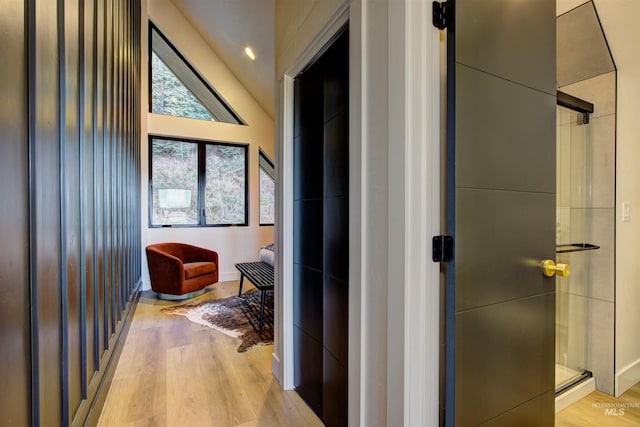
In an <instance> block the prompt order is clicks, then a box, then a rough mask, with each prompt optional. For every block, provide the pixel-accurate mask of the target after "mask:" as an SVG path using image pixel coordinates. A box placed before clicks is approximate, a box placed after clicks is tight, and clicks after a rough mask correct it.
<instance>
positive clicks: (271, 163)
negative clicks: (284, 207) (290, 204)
mask: <svg viewBox="0 0 640 427" xmlns="http://www.w3.org/2000/svg"><path fill="white" fill-rule="evenodd" d="M262 159H264V160H265V161H266V162H267V163H268V164H269V165H270V166H271V167H272V168H273V185H274V194H273V208H274V216H273V222H271V223H267V222H264V223H263V222H262V217H261V212H260V198H261V197H262V185H261V182H262V181H261V179H260V170H261V169H263V167H262V162H261V160H262ZM275 171H276V167H275V164H274V163H273V161H272V160H271V159H270V158H269V156H268V155H267V153H265V152H264V151H262V148H260V149H259V150H258V224H259V225H260V227H263V226H264V227H271V226H275V219H276V218H275V205H276V200H275V196H276V195H275V190H276V188H275V186H276V177H275ZM267 175H269V174H267Z"/></svg>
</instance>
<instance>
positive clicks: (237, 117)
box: [147, 20, 247, 126]
mask: <svg viewBox="0 0 640 427" xmlns="http://www.w3.org/2000/svg"><path fill="white" fill-rule="evenodd" d="M148 22H149V29H148V34H147V37H148V38H147V45H148V46H147V47H148V52H147V59H148V60H147V62H148V64H147V67H148V70H147V72H148V74H147V80H148V82H149V84H148V88H147V89H148V98H147V103H148V111H149V113H151V114H158V115H164V114H160V113H154V112H153V60H152V55H153V31H155V32H156V33H158V35H159V36H160V37H161V38H162V39H163V40H164V41H165V42H166V43H167V45H169V47H170V48H171V49H172V50H173V51H174V52H175V53H176V55H177V56H178V58H180V60H182V62H184V64H185V65H186V66H187V68H189V70H190V71H191V72H192V73H193V74H194V75H195V76H196V77H197V78H198V80H200V81H201V82H202V84H203V85H204V86H205V87H206V88H207V89H208V90H209V91H210V92H211V93H212V94H213V96H214V97H215V98H217V99H218V101H219V102H220V103H221V104H222V105H223V106H224V107H225V108H226V109H227V110H228V111H229V113H230V114H231V116H233V118H234V119H235V120H237V122H238V123H228V122H225V121H216V123H225V124H232V125H236V126H246V125H247V123H246V122H245V121H244V120H242V117H240V114H238V112H237V111H236V110H235V109H234V108H232V107H231V105H229V103H228V102H227V101H226V100H225V99H224V98H223V97H222V96H221V95H220V94H219V93H218V91H217V90H215V89H214V87H213V85H212V84H211V83H209V82H208V81H207V79H205V78H204V77H203V76H202V74H200V73H199V72H198V70H196V68H195V67H194V66H193V65H192V64H191V62H190V61H188V60H187V58H186V57H185V56H184V55H183V54H182V52H181V51H180V49H178V48H177V47H176V45H174V44H173V43H172V42H171V40H169V38H168V37H167V36H166V35H165V34H164V33H163V32H162V31H161V30H160V28H158V26H157V25H156V24H154V23H153V21H151V20H149V21H148ZM165 65H166V64H165ZM183 84H184V83H183ZM185 86H186V85H185ZM187 90H190V91H191V89H189V87H187ZM194 96H195V95H194ZM201 104H202V102H201ZM202 106H203V107H204V108H205V109H207V111H209V108H208V107H207V106H206V105H204V104H202ZM209 114H212V115H213V113H212V112H211V111H209ZM177 117H182V118H185V119H191V120H201V119H197V118H193V117H184V116H177Z"/></svg>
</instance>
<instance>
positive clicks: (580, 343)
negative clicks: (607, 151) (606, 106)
mask: <svg viewBox="0 0 640 427" xmlns="http://www.w3.org/2000/svg"><path fill="white" fill-rule="evenodd" d="M557 126H558V128H557V147H556V149H557V166H556V197H557V204H556V206H557V216H556V253H557V254H556V260H557V262H559V263H564V264H569V265H570V266H571V275H570V276H569V277H556V393H559V392H562V391H564V390H566V389H568V388H570V387H571V386H572V385H574V384H576V383H578V382H580V381H581V380H582V379H584V378H588V377H590V376H591V373H590V372H589V371H588V370H587V369H586V367H587V366H589V361H588V357H589V342H588V336H589V335H588V330H587V327H588V324H589V315H590V313H589V304H588V302H587V300H585V299H584V298H581V297H578V296H577V295H573V294H572V289H579V288H582V287H584V286H585V284H588V283H589V274H590V271H589V268H588V265H587V263H588V262H589V256H588V254H589V251H590V250H595V249H598V247H597V246H595V245H593V244H591V243H588V242H587V241H586V240H587V236H588V233H587V230H586V228H587V224H589V218H587V216H588V215H590V213H589V212H591V211H590V210H589V209H586V207H588V206H589V204H590V195H591V183H590V178H589V177H590V171H591V159H590V153H591V150H590V149H589V143H590V140H589V124H588V120H587V116H586V115H585V114H583V113H579V112H576V111H573V110H570V109H568V108H565V107H561V106H558V107H557Z"/></svg>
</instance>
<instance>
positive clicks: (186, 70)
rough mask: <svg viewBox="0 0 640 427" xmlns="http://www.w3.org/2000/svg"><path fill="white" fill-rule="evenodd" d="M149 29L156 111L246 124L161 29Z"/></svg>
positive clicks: (152, 84)
mask: <svg viewBox="0 0 640 427" xmlns="http://www.w3.org/2000/svg"><path fill="white" fill-rule="evenodd" d="M149 28H150V40H149V45H150V46H151V51H150V55H149V57H150V61H149V62H150V66H149V67H150V73H151V78H150V80H151V88H150V92H151V93H150V97H149V99H150V100H151V105H150V106H149V107H150V108H149V111H151V112H152V113H156V114H165V115H171V116H180V117H188V118H192V119H200V120H211V121H216V122H224V123H232V124H244V123H243V122H242V120H241V119H240V118H239V117H238V115H237V114H236V113H235V112H234V111H233V110H232V109H231V107H229V106H228V105H227V104H226V103H225V102H224V100H223V99H222V98H221V97H220V95H218V94H217V93H216V91H215V90H214V89H213V88H212V87H211V85H210V84H209V83H208V82H207V81H206V80H205V79H204V78H203V77H202V76H201V75H200V74H199V73H198V72H197V71H196V70H195V69H194V68H193V67H192V66H191V64H189V63H188V62H187V61H186V60H185V58H184V57H183V56H182V55H181V54H180V53H179V52H178V51H177V50H176V48H175V47H174V46H173V45H172V44H171V43H170V42H169V40H167V38H166V37H165V36H164V35H163V34H162V33H161V32H160V31H158V28H157V27H156V26H155V25H153V24H152V23H149Z"/></svg>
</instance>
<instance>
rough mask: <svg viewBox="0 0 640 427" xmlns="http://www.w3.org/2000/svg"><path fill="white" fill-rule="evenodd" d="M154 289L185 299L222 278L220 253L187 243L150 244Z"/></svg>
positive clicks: (149, 260) (149, 262)
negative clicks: (219, 269)
mask: <svg viewBox="0 0 640 427" xmlns="http://www.w3.org/2000/svg"><path fill="white" fill-rule="evenodd" d="M146 250H147V265H148V266H149V276H150V278H151V289H153V291H154V292H156V293H158V294H159V296H160V298H165V299H185V298H190V297H192V296H195V295H196V294H197V293H198V291H201V290H202V291H203V289H204V288H205V287H206V286H208V285H211V284H213V283H216V282H217V281H218V253H217V252H214V251H211V250H209V249H204V248H200V247H197V246H192V245H187V244H186V243H156V244H153V245H149V246H147V248H146Z"/></svg>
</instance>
